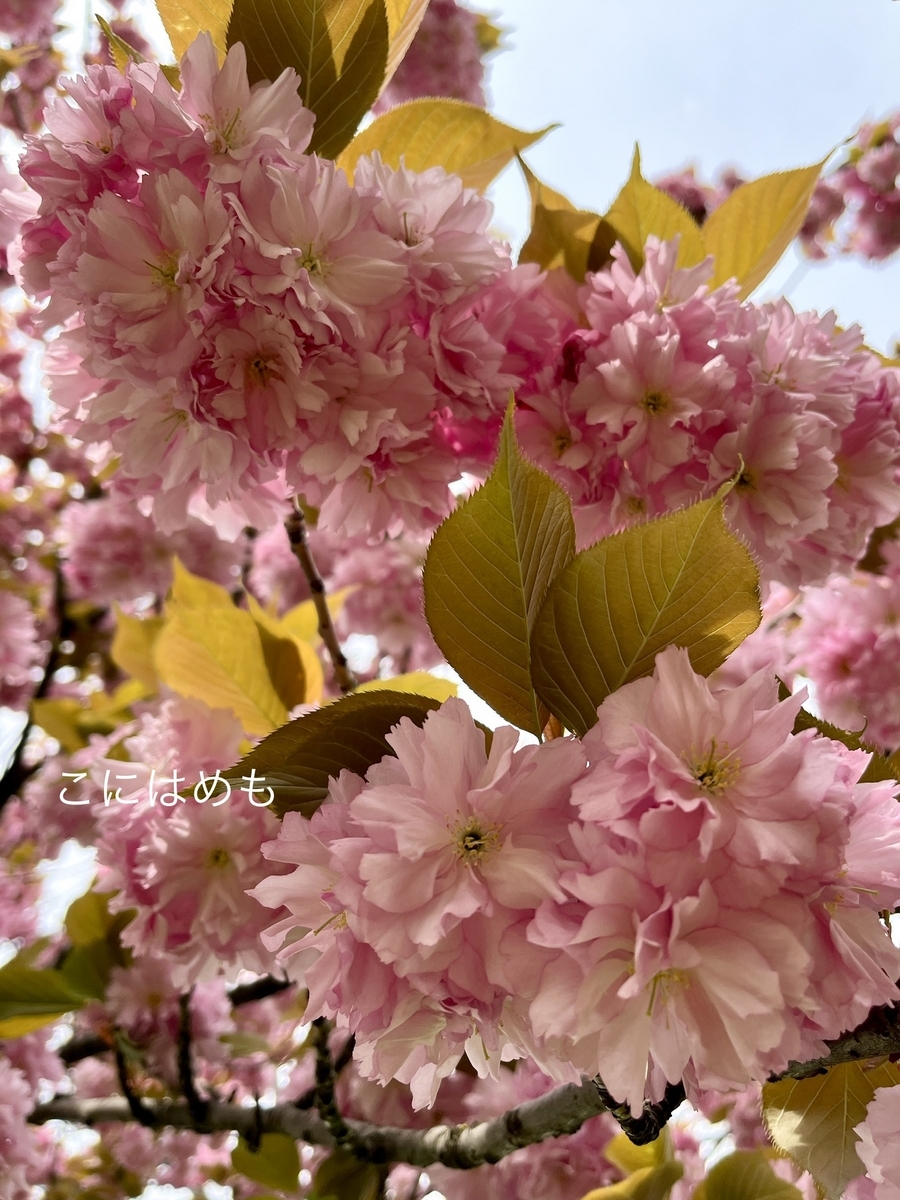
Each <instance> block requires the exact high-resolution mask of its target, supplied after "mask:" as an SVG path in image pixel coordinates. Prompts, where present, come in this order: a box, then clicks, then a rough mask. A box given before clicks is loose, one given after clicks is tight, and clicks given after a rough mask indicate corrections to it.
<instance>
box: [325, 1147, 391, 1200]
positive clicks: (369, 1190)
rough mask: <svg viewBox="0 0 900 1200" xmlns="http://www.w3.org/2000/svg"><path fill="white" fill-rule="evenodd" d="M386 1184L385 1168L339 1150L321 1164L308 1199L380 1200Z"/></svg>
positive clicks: (334, 1151) (347, 1151)
mask: <svg viewBox="0 0 900 1200" xmlns="http://www.w3.org/2000/svg"><path fill="white" fill-rule="evenodd" d="M383 1181H384V1168H383V1167H382V1168H379V1167H377V1166H376V1165H375V1164H374V1163H367V1162H363V1161H361V1160H360V1159H359V1158H358V1157H357V1156H356V1155H355V1154H351V1153H350V1151H349V1150H341V1149H340V1148H339V1149H337V1150H332V1152H331V1154H329V1155H328V1157H327V1158H326V1159H325V1160H324V1161H323V1162H322V1163H320V1164H319V1168H318V1170H317V1171H316V1175H315V1179H313V1186H312V1191H311V1192H310V1193H309V1200H378V1197H379V1196H380V1195H383Z"/></svg>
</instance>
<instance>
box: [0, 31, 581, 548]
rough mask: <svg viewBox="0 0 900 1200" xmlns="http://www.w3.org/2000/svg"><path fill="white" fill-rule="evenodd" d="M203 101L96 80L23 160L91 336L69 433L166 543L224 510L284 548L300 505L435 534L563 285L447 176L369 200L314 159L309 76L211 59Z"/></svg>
mask: <svg viewBox="0 0 900 1200" xmlns="http://www.w3.org/2000/svg"><path fill="white" fill-rule="evenodd" d="M182 79H183V87H182V90H181V92H180V93H178V92H176V91H175V90H174V89H173V88H172V87H171V85H170V84H169V83H168V82H167V80H166V78H165V76H164V75H163V74H162V73H161V72H160V70H159V68H157V67H156V66H153V65H150V64H141V65H135V64H131V65H129V66H128V68H127V70H126V74H125V76H123V75H121V74H120V73H119V72H118V71H116V70H115V69H113V68H109V67H106V68H104V67H100V68H93V69H91V71H90V73H89V76H88V79H87V80H84V81H79V82H76V83H71V84H69V85H68V87H69V94H70V97H71V99H72V100H74V102H75V104H74V106H73V105H71V104H68V103H65V102H60V103H59V104H57V105H54V106H51V108H50V109H49V110H48V112H47V125H48V128H49V130H50V133H49V135H48V136H45V137H44V138H42V139H41V140H40V141H39V142H36V143H34V144H33V145H32V146H31V148H30V149H29V150H28V152H27V153H26V155H25V157H24V159H23V162H22V167H21V170H22V175H23V177H24V178H25V179H26V180H27V181H28V183H29V184H30V185H31V186H32V187H33V188H34V189H35V191H36V192H37V193H38V196H39V197H40V201H41V204H40V213H39V214H38V215H37V216H36V217H35V218H34V219H32V220H31V221H30V222H28V223H26V225H25V227H24V229H23V232H22V251H21V278H22V280H23V282H24V284H25V286H26V288H28V289H29V290H30V291H31V293H32V295H34V296H35V297H37V298H43V299H45V298H47V297H49V296H51V294H52V300H51V302H50V304H49V305H48V307H47V308H46V309H45V311H44V319H45V320H46V321H47V322H53V323H62V322H67V323H68V326H69V328H67V330H66V332H65V333H64V334H63V335H62V337H61V338H59V339H57V342H56V343H55V344H54V348H53V360H54V361H53V362H52V363H51V364H50V367H49V374H50V378H51V381H52V392H53V396H54V399H55V400H56V401H57V402H58V403H59V404H60V405H61V406H62V407H64V408H66V409H67V410H68V411H69V412H70V413H71V414H72V418H73V421H72V423H71V425H70V428H71V429H73V430H77V432H78V435H79V437H81V438H82V439H85V440H87V441H109V442H110V443H111V445H112V447H113V448H114V450H115V451H116V452H117V453H119V454H121V456H122V463H121V468H120V472H119V480H120V486H122V487H124V486H126V484H127V486H128V487H129V489H130V494H131V495H133V496H135V497H138V496H141V495H145V494H147V493H151V492H152V493H153V494H154V514H155V517H156V520H157V522H158V523H159V524H160V525H161V526H162V527H163V528H167V529H172V528H175V527H177V526H178V525H179V524H180V523H183V521H184V519H185V514H186V512H187V509H188V505H189V504H190V501H191V499H192V498H193V496H194V494H195V493H196V492H197V491H198V489H200V488H201V487H202V488H205V493H206V499H207V501H208V502H209V503H210V504H212V505H217V504H220V503H222V502H225V501H230V500H239V501H240V502H241V511H242V512H243V514H244V516H245V518H246V519H247V520H248V521H249V523H252V524H256V525H259V524H265V523H266V521H267V516H268V511H269V510H270V509H271V507H272V505H273V503H274V502H275V501H276V499H277V497H278V494H279V484H281V485H283V483H285V482H286V484H287V486H288V487H289V488H290V489H292V490H294V491H299V492H301V493H303V494H304V495H305V496H306V498H307V501H308V502H309V503H310V504H313V505H316V506H320V507H321V508H322V519H323V521H324V522H325V523H326V524H329V525H332V526H335V527H339V526H342V527H344V528H345V529H347V531H348V532H360V531H362V530H365V531H366V532H367V533H368V534H369V536H374V535H376V534H378V533H379V532H382V531H383V530H386V529H391V530H393V531H397V530H399V528H400V527H401V526H403V527H406V528H410V529H415V528H417V527H423V526H424V527H429V526H433V525H434V524H435V523H436V522H437V520H439V519H440V518H441V517H442V516H444V515H446V513H447V511H448V509H449V503H450V495H451V494H450V492H449V490H448V485H449V484H450V483H451V482H452V481H454V480H455V479H457V478H458V477H459V476H460V474H461V473H462V472H464V471H465V470H466V469H468V467H469V465H470V462H474V463H476V464H477V463H478V462H479V461H481V460H483V459H484V457H485V456H486V454H487V453H488V452H489V451H488V449H487V446H488V445H489V444H490V441H491V437H490V435H491V433H492V432H494V431H495V427H496V420H495V419H494V418H495V414H496V413H497V412H499V411H501V410H502V407H503V405H504V404H505V398H506V396H507V395H508V392H509V389H510V388H511V387H520V386H522V385H523V383H524V382H525V381H526V380H527V379H528V378H529V376H530V374H531V373H533V371H534V369H535V368H536V366H537V365H539V363H540V362H541V359H542V356H543V354H544V353H545V347H546V346H547V345H552V344H554V343H555V342H556V341H557V340H558V338H559V331H560V329H561V326H562V323H563V318H562V316H561V315H560V314H559V312H558V311H557V309H556V307H555V306H554V305H553V304H552V303H551V302H550V301H549V300H548V299H547V298H546V297H545V295H544V293H543V292H542V291H540V290H539V283H540V279H539V274H538V272H536V271H535V270H533V269H531V268H528V267H523V268H513V267H512V266H511V263H510V260H509V256H508V253H507V252H506V251H505V249H504V248H503V247H502V246H500V245H498V244H497V243H496V242H495V241H494V240H493V239H491V238H490V237H489V236H488V235H487V226H488V222H489V219H490V213H491V209H490V206H489V205H488V203H487V202H486V201H484V200H483V199H481V198H480V197H478V196H477V195H476V194H474V193H473V192H471V191H467V190H465V189H464V188H463V187H462V185H461V184H460V182H459V180H458V179H454V178H452V177H450V176H448V175H447V174H446V173H445V172H443V171H442V170H440V169H433V170H430V171H426V172H424V173H423V174H421V175H414V174H412V173H411V172H409V171H406V170H404V169H400V170H396V171H395V170H391V169H388V168H387V167H384V166H383V165H381V164H380V163H379V162H378V161H377V160H373V161H371V162H363V163H360V164H359V165H358V167H357V170H356V178H355V183H354V184H353V185H351V184H350V183H348V181H347V178H346V176H345V175H344V173H343V172H342V171H341V170H339V169H338V168H336V167H335V165H334V164H333V163H331V162H327V161H324V160H321V159H318V158H316V157H315V156H310V155H306V154H304V149H305V147H306V146H307V144H308V141H309V137H310V134H311V131H312V124H313V117H312V114H311V113H310V112H308V111H307V110H305V109H304V108H303V106H302V104H301V103H300V100H299V98H298V97H297V94H296V87H297V80H296V78H295V77H294V76H293V74H292V73H291V72H287V73H285V74H284V75H283V76H282V77H281V78H280V79H279V80H278V81H276V82H275V83H274V84H272V85H269V86H264V87H262V88H257V89H256V90H255V91H254V92H253V94H252V96H251V93H250V91H249V88H248V85H247V81H246V74H245V65H244V56H243V49H242V47H240V46H235V47H234V48H233V49H232V50H231V51H230V53H229V57H228V59H227V61H226V63H225V65H224V66H223V68H222V69H221V70H219V69H218V68H217V65H216V59H215V52H214V50H213V46H212V43H211V42H210V41H209V40H208V39H206V40H204V39H202V38H201V39H199V40H198V41H197V42H196V43H195V44H194V46H193V47H192V48H191V49H190V51H189V52H188V54H187V56H186V57H185V59H184V61H183V63H182ZM492 420H493V425H492ZM151 447H152V449H150V448H151ZM269 485H272V486H273V487H274V488H275V492H274V493H273V492H272V491H271V490H270V488H269ZM281 494H283V491H282V492H281ZM268 520H269V521H270V520H271V517H270V516H268Z"/></svg>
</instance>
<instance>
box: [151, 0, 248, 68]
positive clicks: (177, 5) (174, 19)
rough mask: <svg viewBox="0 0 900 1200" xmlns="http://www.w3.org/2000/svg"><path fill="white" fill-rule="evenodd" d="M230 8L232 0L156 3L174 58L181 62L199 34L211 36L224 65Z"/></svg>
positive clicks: (157, 0)
mask: <svg viewBox="0 0 900 1200" xmlns="http://www.w3.org/2000/svg"><path fill="white" fill-rule="evenodd" d="M231 6H232V0H156V7H157V9H158V10H159V15H160V16H161V17H162V23H163V25H164V26H165V28H166V33H167V34H168V35H169V41H170V42H171V43H172V49H173V50H174V51H175V57H176V58H179V59H180V58H181V56H182V54H184V52H185V50H187V48H188V46H189V45H190V44H191V42H192V41H193V40H194V38H195V37H196V36H197V35H198V34H200V33H209V34H211V35H212V40H213V45H214V46H215V48H216V50H217V51H218V52H219V61H220V62H221V61H222V59H223V58H224V57H225V33H226V31H227V29H228V22H229V19H230V17H231Z"/></svg>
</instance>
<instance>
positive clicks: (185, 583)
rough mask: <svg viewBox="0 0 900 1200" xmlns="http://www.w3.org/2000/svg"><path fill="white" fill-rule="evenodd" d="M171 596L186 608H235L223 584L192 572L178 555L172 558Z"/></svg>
mask: <svg viewBox="0 0 900 1200" xmlns="http://www.w3.org/2000/svg"><path fill="white" fill-rule="evenodd" d="M170 596H171V599H172V600H174V601H175V603H176V604H180V605H183V606H184V607H185V608H210V607H213V608H234V601H233V600H232V599H231V596H230V594H229V593H228V592H227V591H226V589H225V588H223V587H222V585H221V584H219V583H213V581H212V580H211V579H204V578H203V576H202V575H193V574H191V572H190V571H189V570H188V569H187V567H186V566H185V565H184V564H183V563H182V561H181V559H180V558H178V557H177V556H176V557H175V558H173V559H172V590H171V593H170Z"/></svg>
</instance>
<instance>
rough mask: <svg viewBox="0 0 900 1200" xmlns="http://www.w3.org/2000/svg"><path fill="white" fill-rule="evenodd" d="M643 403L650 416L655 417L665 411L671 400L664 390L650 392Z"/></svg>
mask: <svg viewBox="0 0 900 1200" xmlns="http://www.w3.org/2000/svg"><path fill="white" fill-rule="evenodd" d="M641 403H642V404H643V406H644V408H645V409H646V411H647V412H648V413H649V414H650V416H651V417H655V416H658V415H659V413H662V412H665V411H666V409H667V408H668V407H669V404H670V403H671V401H670V400H669V397H668V396H666V395H665V394H664V393H663V392H648V393H647V395H646V396H645V397H644V399H643V400H642V401H641Z"/></svg>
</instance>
